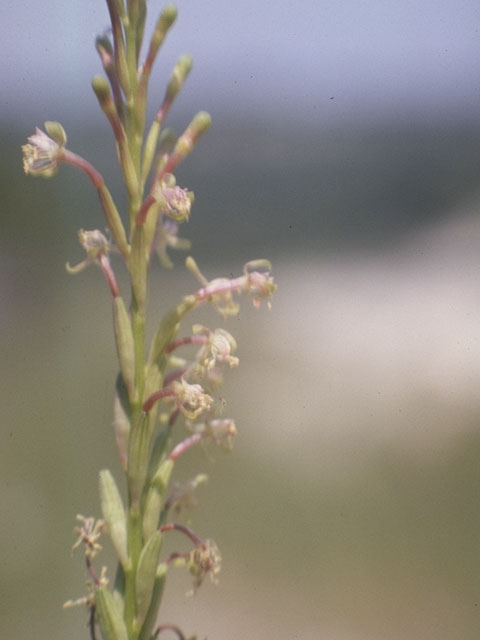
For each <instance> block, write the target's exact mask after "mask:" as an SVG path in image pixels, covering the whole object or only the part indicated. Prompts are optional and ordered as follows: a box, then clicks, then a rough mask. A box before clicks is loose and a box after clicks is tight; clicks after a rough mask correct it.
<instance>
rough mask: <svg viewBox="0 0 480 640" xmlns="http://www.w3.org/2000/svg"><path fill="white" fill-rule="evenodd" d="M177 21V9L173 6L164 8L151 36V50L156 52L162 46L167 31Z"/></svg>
mask: <svg viewBox="0 0 480 640" xmlns="http://www.w3.org/2000/svg"><path fill="white" fill-rule="evenodd" d="M176 19H177V8H176V7H175V6H174V5H173V4H169V5H167V6H166V7H165V9H164V10H163V11H162V13H161V14H160V17H159V18H158V20H157V24H156V25H155V30H154V32H153V36H152V44H151V47H152V49H153V50H154V51H155V54H156V52H157V51H158V49H159V48H160V47H161V46H162V43H163V41H164V40H165V36H166V35H167V33H168V30H169V29H170V27H171V26H172V24H173V23H174V22H175V20H176Z"/></svg>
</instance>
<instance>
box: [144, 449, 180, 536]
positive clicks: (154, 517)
mask: <svg viewBox="0 0 480 640" xmlns="http://www.w3.org/2000/svg"><path fill="white" fill-rule="evenodd" d="M173 465H174V463H173V461H172V460H170V458H167V459H166V460H164V461H163V462H162V463H161V464H160V465H159V467H158V470H157V472H156V473H155V475H154V476H153V478H152V480H151V482H150V486H149V488H148V491H147V496H146V498H145V504H144V509H143V511H144V515H143V535H144V537H145V538H148V537H149V536H151V535H152V533H153V532H154V531H155V530H156V529H157V528H158V524H159V520H160V513H161V511H162V507H163V503H164V499H165V493H166V491H167V487H168V483H169V481H170V476H171V474H172V470H173Z"/></svg>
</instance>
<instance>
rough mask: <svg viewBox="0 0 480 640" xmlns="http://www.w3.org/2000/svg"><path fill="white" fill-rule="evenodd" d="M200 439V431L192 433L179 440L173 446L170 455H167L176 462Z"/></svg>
mask: <svg viewBox="0 0 480 640" xmlns="http://www.w3.org/2000/svg"><path fill="white" fill-rule="evenodd" d="M201 439H202V434H201V433H194V434H192V435H191V436H189V437H188V438H185V440H182V441H181V442H179V443H178V444H177V445H176V446H175V447H173V449H172V451H171V453H170V455H169V456H168V457H169V458H170V460H172V462H176V461H177V460H178V458H179V457H180V456H181V455H183V454H184V453H185V452H186V451H188V450H189V449H191V448H192V447H194V446H195V445H196V444H198V443H199V442H200V440H201Z"/></svg>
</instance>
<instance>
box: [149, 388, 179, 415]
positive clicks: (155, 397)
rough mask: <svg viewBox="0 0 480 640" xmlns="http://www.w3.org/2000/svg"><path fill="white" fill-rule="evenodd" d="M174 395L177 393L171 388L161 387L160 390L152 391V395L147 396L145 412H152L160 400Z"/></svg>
mask: <svg viewBox="0 0 480 640" xmlns="http://www.w3.org/2000/svg"><path fill="white" fill-rule="evenodd" d="M174 395H175V394H174V392H173V391H172V390H171V389H159V390H158V391H155V393H152V395H151V396H150V397H149V398H147V400H145V402H144V403H143V407H142V409H143V411H144V412H145V413H150V411H151V410H152V408H153V406H154V404H155V403H156V402H158V401H159V400H161V399H162V398H168V397H171V396H174Z"/></svg>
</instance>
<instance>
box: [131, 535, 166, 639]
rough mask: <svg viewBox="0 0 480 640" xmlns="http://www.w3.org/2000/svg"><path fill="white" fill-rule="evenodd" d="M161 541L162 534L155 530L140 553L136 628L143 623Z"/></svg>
mask: <svg viewBox="0 0 480 640" xmlns="http://www.w3.org/2000/svg"><path fill="white" fill-rule="evenodd" d="M162 542H163V535H162V534H161V533H160V532H159V531H155V533H154V534H153V535H152V536H150V538H149V539H148V541H147V543H146V545H145V546H144V547H143V549H142V552H141V553H140V558H139V560H138V567H137V577H136V598H137V617H136V620H135V625H136V627H137V629H140V628H141V626H142V625H143V623H144V621H145V617H146V615H147V612H148V608H149V606H150V602H151V600H152V594H153V589H154V585H155V575H156V572H157V566H158V559H159V557H160V551H161V549H162Z"/></svg>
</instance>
